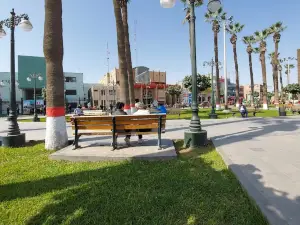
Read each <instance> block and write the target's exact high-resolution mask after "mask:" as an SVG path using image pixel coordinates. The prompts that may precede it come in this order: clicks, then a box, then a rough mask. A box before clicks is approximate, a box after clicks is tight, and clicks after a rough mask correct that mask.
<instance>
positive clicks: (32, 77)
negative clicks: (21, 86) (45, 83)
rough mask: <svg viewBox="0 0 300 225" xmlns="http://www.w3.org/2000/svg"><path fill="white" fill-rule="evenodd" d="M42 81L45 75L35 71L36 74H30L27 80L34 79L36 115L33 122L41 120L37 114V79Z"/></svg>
mask: <svg viewBox="0 0 300 225" xmlns="http://www.w3.org/2000/svg"><path fill="white" fill-rule="evenodd" d="M37 79H38V80H39V81H42V80H43V77H42V76H41V75H40V74H38V73H34V74H30V75H29V77H27V81H28V82H31V81H32V80H33V81H34V86H33V95H34V116H33V119H32V121H33V122H39V121H40V118H39V117H38V114H37V110H36V80H37Z"/></svg>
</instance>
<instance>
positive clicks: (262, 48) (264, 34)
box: [254, 29, 270, 109]
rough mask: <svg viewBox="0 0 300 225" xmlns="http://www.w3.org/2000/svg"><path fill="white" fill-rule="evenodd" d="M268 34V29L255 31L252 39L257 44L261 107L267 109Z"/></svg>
mask: <svg viewBox="0 0 300 225" xmlns="http://www.w3.org/2000/svg"><path fill="white" fill-rule="evenodd" d="M269 35H270V32H269V30H268V29H264V30H263V31H256V32H255V33H254V38H255V40H256V42H259V53H260V56H259V59H260V63H261V70H262V79H263V107H264V109H268V96H267V94H268V87H267V69H266V56H265V54H266V51H267V42H266V39H267V38H268V37H269Z"/></svg>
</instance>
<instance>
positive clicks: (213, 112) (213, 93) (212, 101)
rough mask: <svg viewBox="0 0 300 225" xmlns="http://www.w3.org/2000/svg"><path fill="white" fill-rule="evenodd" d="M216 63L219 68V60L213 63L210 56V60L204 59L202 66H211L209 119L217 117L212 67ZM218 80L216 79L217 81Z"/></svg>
mask: <svg viewBox="0 0 300 225" xmlns="http://www.w3.org/2000/svg"><path fill="white" fill-rule="evenodd" d="M216 64H217V65H218V66H219V68H221V62H218V63H215V61H214V59H213V58H212V59H211V61H205V62H204V63H203V66H204V67H206V66H210V67H211V112H210V114H209V118H210V119H217V118H218V115H217V114H216V111H215V107H216V106H215V87H214V67H215V66H216ZM217 82H218V81H217Z"/></svg>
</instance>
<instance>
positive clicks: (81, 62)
mask: <svg viewBox="0 0 300 225" xmlns="http://www.w3.org/2000/svg"><path fill="white" fill-rule="evenodd" d="M205 2H206V3H207V1H205ZM223 3H224V9H225V11H227V12H228V14H229V15H233V16H234V17H235V19H236V20H237V21H239V22H241V23H243V24H245V25H246V27H245V29H244V31H243V32H242V34H241V36H243V35H249V34H252V33H253V32H254V31H256V30H261V29H263V28H266V27H269V26H270V25H271V24H273V23H275V22H276V21H283V22H284V24H285V25H287V26H288V29H287V30H286V31H285V32H284V33H283V34H282V41H281V43H280V53H281V56H282V57H287V56H293V57H296V49H297V48H300V43H299V41H300V39H299V33H300V32H299V29H300V25H299V21H300V2H299V0H288V1H279V0H263V1H262V0H252V1H245V0H239V1H238V0H223ZM13 7H14V8H15V12H16V13H28V15H29V16H30V19H31V22H32V24H33V26H34V29H33V30H32V32H30V33H26V32H23V31H22V30H19V29H17V31H16V55H18V54H23V55H32V56H43V25H44V1H43V0H27V1H24V0H1V1H0V20H2V19H5V18H7V17H9V15H10V14H9V12H10V10H11V8H13ZM205 10H206V6H203V7H201V8H198V9H197V10H196V16H197V24H196V33H197V65H198V71H199V72H200V73H205V72H207V71H209V70H208V69H206V68H203V67H202V64H203V61H205V60H209V59H210V58H211V57H212V56H213V32H212V30H211V25H210V24H208V23H205V22H204V13H205ZM183 18H184V12H183V5H182V4H181V3H180V1H179V0H177V4H176V7H175V8H173V9H163V8H161V7H160V4H159V0H132V1H131V4H130V6H129V25H130V35H131V46H132V58H133V66H136V65H143V66H147V67H149V68H150V69H155V70H161V71H166V72H167V80H168V82H169V83H175V82H176V81H179V80H181V79H182V78H183V77H184V76H185V75H187V74H190V71H191V69H190V58H189V37H188V26H187V25H182V19H183ZM135 20H137V21H138V22H137V49H138V57H137V60H136V57H135V52H134V48H135V43H134V21H135ZM63 28H64V52H65V54H64V71H66V72H83V73H84V81H85V82H97V81H98V80H99V79H100V78H101V77H102V76H103V74H105V73H106V72H107V65H106V43H107V41H108V42H109V48H110V53H111V54H110V67H111V68H113V67H118V57H117V41H116V25H115V19H114V11H113V6H112V0H86V1H82V0H64V1H63ZM7 34H8V35H7V36H6V37H5V38H2V39H0V71H9V68H10V65H9V54H10V50H9V47H10V45H9V42H10V40H9V31H8V30H7ZM219 43H220V52H219V57H220V61H223V35H222V33H220V35H219ZM227 46H228V49H227V52H228V54H227V56H228V72H229V73H230V77H231V79H233V78H234V77H235V75H234V72H233V71H234V64H233V56H232V46H231V44H230V42H229V36H228V45H227ZM273 50H274V44H273V42H272V39H271V38H270V39H269V40H268V51H269V52H271V51H273ZM238 57H239V67H240V80H241V84H249V83H250V79H249V69H248V57H247V54H246V50H245V45H244V44H243V43H242V42H241V41H239V42H238ZM16 59H17V58H16ZM254 73H255V82H256V83H260V82H261V67H260V63H259V61H258V56H257V55H255V56H254ZM222 74H223V72H221V75H222ZM296 76H297V70H296V69H294V70H293V71H292V73H291V80H292V81H296ZM285 80H286V79H284V81H285ZM268 84H269V85H272V78H271V65H269V61H268Z"/></svg>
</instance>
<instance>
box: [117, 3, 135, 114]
mask: <svg viewBox="0 0 300 225" xmlns="http://www.w3.org/2000/svg"><path fill="white" fill-rule="evenodd" d="M119 1H120V4H121V5H120V6H121V9H122V21H123V28H124V35H125V37H124V41H125V54H126V62H127V71H128V88H129V102H130V107H131V111H132V113H134V112H135V96H134V80H133V68H132V59H131V50H130V41H129V26H128V8H127V5H128V3H129V2H130V0H119Z"/></svg>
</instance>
